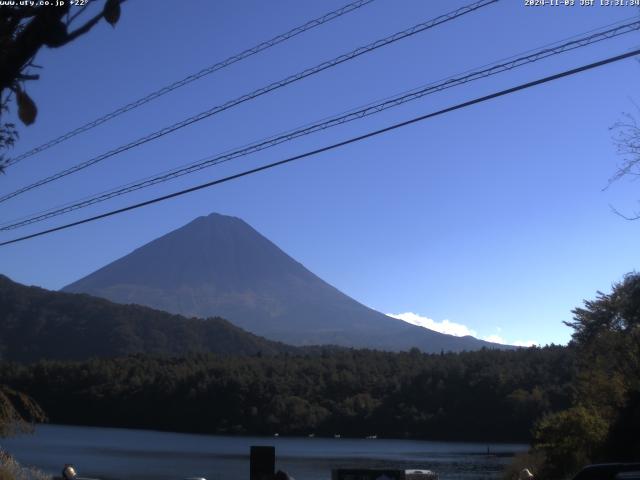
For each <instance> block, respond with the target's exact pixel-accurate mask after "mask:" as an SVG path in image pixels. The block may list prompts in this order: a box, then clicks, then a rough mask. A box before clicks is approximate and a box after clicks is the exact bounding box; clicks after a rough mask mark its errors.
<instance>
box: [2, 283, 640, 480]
mask: <svg viewBox="0 0 640 480" xmlns="http://www.w3.org/2000/svg"><path fill="white" fill-rule="evenodd" d="M573 314H574V318H573V321H570V322H567V324H568V325H569V326H570V327H572V328H573V331H574V334H573V340H572V341H571V343H570V344H569V345H568V346H566V347H560V346H548V347H544V348H536V347H533V348H528V349H519V350H514V351H498V350H487V349H485V350H481V351H476V352H463V353H457V354H456V353H441V354H424V353H421V352H420V351H419V350H417V349H413V350H411V351H409V352H404V353H388V352H379V351H370V350H346V349H326V350H324V351H323V350H322V349H317V350H314V351H304V350H299V349H296V350H292V351H280V352H275V353H273V354H270V355H265V354H264V353H262V352H261V351H254V352H253V353H252V354H250V355H223V354H214V353H193V354H189V355H186V356H184V355H181V356H176V357H168V356H154V355H149V354H137V355H129V356H125V357H119V358H95V359H92V360H82V361H56V360H46V361H39V362H37V363H29V364H24V363H15V362H4V363H0V379H1V382H0V383H4V384H6V385H9V386H10V388H11V389H14V390H13V391H19V392H23V393H25V394H27V395H29V396H30V398H32V399H34V400H35V401H36V402H37V403H38V404H39V405H40V406H41V407H42V408H43V409H44V411H45V412H46V414H47V415H48V417H49V419H50V421H52V422H59V423H69V424H83V425H102V426H122V427H125V426H126V427H139V428H153V429H166V430H173V431H191V432H203V433H204V432H210V433H225V434H245V433H256V434H269V435H270V434H273V433H276V432H277V433H280V434H289V435H306V434H310V433H315V434H317V435H334V434H341V435H343V436H366V435H372V434H377V435H380V436H386V437H412V438H430V439H441V440H444V439H450V440H521V441H530V442H531V443H532V452H531V456H530V457H528V458H526V459H525V461H526V462H527V466H531V465H532V464H533V465H534V466H535V467H534V468H535V469H536V471H537V472H539V473H540V476H542V477H546V478H565V477H567V476H568V475H570V474H571V473H572V472H575V471H576V470H577V469H579V468H580V467H581V466H583V465H585V464H587V463H589V462H596V461H612V460H633V459H636V460H637V459H638V458H640V275H639V274H630V275H627V276H626V277H625V278H624V280H623V281H622V282H620V283H618V284H616V285H614V287H613V291H612V292H611V293H610V294H602V293H599V294H598V296H597V298H596V299H594V300H589V301H585V303H584V306H583V307H581V308H576V309H575V310H574V312H573ZM5 388H9V387H5ZM0 403H1V402H0Z"/></svg>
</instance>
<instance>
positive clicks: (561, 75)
mask: <svg viewBox="0 0 640 480" xmlns="http://www.w3.org/2000/svg"><path fill="white" fill-rule="evenodd" d="M638 54H640V49H636V50H633V51H631V52H627V53H623V54H621V55H616V56H614V57H608V58H606V59H604V60H600V61H598V62H594V63H590V64H587V65H583V66H581V67H577V68H573V69H571V70H565V71H563V72H560V73H556V74H554V75H550V76H547V77H543V78H540V79H537V80H533V81H531V82H527V83H523V84H520V85H517V86H515V87H511V88H507V89H505V90H500V91H498V92H495V93H491V94H489V95H485V96H483V97H478V98H475V99H473V100H469V101H466V102H463V103H459V104H457V105H454V106H451V107H447V108H444V109H442V110H438V111H436V112H432V113H427V114H425V115H421V116H419V117H414V118H412V119H409V120H405V121H403V122H400V123H395V124H393V125H390V126H388V127H385V128H381V129H379V130H374V131H372V132H369V133H365V134H363V135H359V136H356V137H352V138H349V139H347V140H343V141H341V142H338V143H334V144H332V145H328V146H325V147H322V148H318V149H316V150H312V151H309V152H306V153H303V154H300V155H296V156H293V157H289V158H285V159H284V160H279V161H277V162H273V163H269V164H267V165H262V166H261V167H256V168H252V169H250V170H245V171H243V172H240V173H236V174H234V175H230V176H228V177H224V178H220V179H217V180H212V181H210V182H207V183H203V184H200V185H196V186H195V187H190V188H187V189H184V190H180V191H178V192H173V193H170V194H168V195H163V196H161V197H156V198H153V199H151V200H146V201H144V202H140V203H136V204H133V205H129V206H127V207H123V208H119V209H116V210H111V211H110V212H106V213H102V214H100V215H95V216H93V217H89V218H85V219H82V220H78V221H76V222H72V223H67V224H66V225H61V226H58V227H54V228H49V229H47V230H42V231H40V232H36V233H32V234H30V235H25V236H23V237H19V238H15V239H13V240H7V241H4V242H2V243H0V247H2V246H5V245H10V244H12V243H17V242H22V241H24V240H28V239H31V238H35V237H40V236H42V235H46V234H49V233H53V232H57V231H60V230H65V229H68V228H71V227H75V226H78V225H82V224H85V223H89V222H93V221H96V220H100V219H102V218H106V217H110V216H113V215H117V214H120V213H124V212H128V211H130V210H135V209H138V208H141V207H145V206H147V205H152V204H154V203H158V202H162V201H165V200H169V199H171V198H175V197H179V196H182V195H186V194H187V193H191V192H195V191H198V190H202V189H205V188H209V187H212V186H215V185H219V184H221V183H226V182H229V181H231V180H236V179H238V178H241V177H246V176H248V175H252V174H254V173H258V172H261V171H264V170H269V169H271V168H275V167H279V166H281V165H285V164H287V163H291V162H294V161H296V160H301V159H303V158H307V157H311V156H315V155H318V154H320V153H324V152H328V151H330V150H335V149H337V148H340V147H344V146H345V145H350V144H352V143H356V142H359V141H362V140H365V139H367V138H371V137H375V136H378V135H381V134H383V133H387V132H390V131H393V130H397V129H399V128H402V127H406V126H408V125H411V124H414V123H418V122H422V121H424V120H427V119H429V118H433V117H437V116H440V115H444V114H446V113H450V112H453V111H455V110H460V109H463V108H466V107H470V106H472V105H476V104H478V103H483V102H487V101H489V100H493V99H495V98H498V97H503V96H505V95H509V94H512V93H515V92H518V91H520V90H526V89H528V88H531V87H535V86H537V85H541V84H544V83H549V82H552V81H554V80H558V79H560V78H564V77H568V76H570V75H575V74H577V73H580V72H584V71H587V70H592V69H594V68H598V67H602V66H604V65H608V64H610V63H614V62H618V61H621V60H624V59H626V58H630V57H633V56H635V55H638Z"/></svg>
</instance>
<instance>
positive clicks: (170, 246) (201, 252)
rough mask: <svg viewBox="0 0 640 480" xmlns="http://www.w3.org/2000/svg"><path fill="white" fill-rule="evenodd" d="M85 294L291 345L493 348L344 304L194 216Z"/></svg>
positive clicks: (284, 261)
mask: <svg viewBox="0 0 640 480" xmlns="http://www.w3.org/2000/svg"><path fill="white" fill-rule="evenodd" d="M63 290H64V291H66V292H77V293H88V294H91V295H95V296H99V297H103V298H106V299H109V300H111V301H113V302H117V303H124V304H128V303H136V304H140V305H146V306H149V307H152V308H155V309H159V310H165V311H167V312H171V313H175V314H181V315H186V316H194V317H202V318H206V317H213V316H219V317H223V318H226V319H228V320H229V321H231V322H232V323H234V324H235V325H237V326H239V327H242V328H244V329H246V330H249V331H250V332H253V333H255V334H258V335H262V336H264V337H267V338H270V339H274V340H279V341H283V342H287V343H291V344H294V345H310V344H334V345H342V346H350V347H367V348H376V349H383V350H406V349H409V348H412V347H417V348H420V349H421V350H423V351H426V352H440V351H441V350H445V351H461V350H476V349H479V348H482V347H483V346H487V347H494V348H500V347H501V346H499V345H497V344H493V343H488V342H484V341H481V340H478V339H475V338H473V337H454V336H452V335H445V334H442V333H438V332H434V331H431V330H427V329H425V328H422V327H417V326H414V325H410V324H408V323H404V322H402V321H399V320H396V319H393V318H390V317H388V316H386V315H384V314H382V313H380V312H377V311H375V310H372V309H370V308H368V307H366V306H364V305H362V304H360V303H358V302H357V301H355V300H354V299H352V298H350V297H348V296H347V295H345V294H344V293H342V292H340V291H339V290H337V289H336V288H334V287H332V286H331V285H329V284H328V283H326V282H325V281H323V280H322V279H320V278H318V277H317V276H316V275H314V274H313V273H312V272H310V271H309V270H307V269H306V268H305V267H304V266H303V265H301V264H300V263H298V262H297V261H295V260H294V259H292V258H291V257H289V256H288V255H287V254H286V253H284V252H283V251H282V250H280V249H279V248H278V247H277V246H276V245H274V244H273V243H272V242H271V241H269V240H268V239H267V238H265V237H264V236H262V235H261V234H260V233H258V232H257V231H256V230H254V229H253V228H252V227H251V226H249V225H248V224H247V223H245V222H244V221H243V220H241V219H239V218H236V217H230V216H225V215H220V214H217V213H214V214H211V215H209V216H207V217H199V218H197V219H195V220H194V221H192V222H191V223H189V224H187V225H185V226H184V227H182V228H179V229H177V230H174V231H172V232H170V233H168V234H166V235H164V236H162V237H160V238H158V239H156V240H153V241H152V242H150V243H148V244H146V245H144V246H142V247H140V248H138V249H137V250H135V251H133V252H132V253H130V254H129V255H126V256H124V257H122V258H120V259H119V260H116V261H115V262H113V263H111V264H109V265H107V266H105V267H103V268H101V269H100V270H97V271H96V272H94V273H92V274H90V275H88V276H86V277H84V278H82V279H80V280H78V281H77V282H74V283H72V284H70V285H68V286H66V287H65V288H64V289H63Z"/></svg>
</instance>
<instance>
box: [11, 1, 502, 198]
mask: <svg viewBox="0 0 640 480" xmlns="http://www.w3.org/2000/svg"><path fill="white" fill-rule="evenodd" d="M498 1H500V0H479V1H476V2H474V3H471V4H468V5H465V6H463V7H460V8H457V9H456V10H453V11H451V12H449V13H446V14H444V15H440V16H438V17H436V18H433V19H431V20H428V21H426V22H421V23H418V24H416V25H414V26H413V27H410V28H408V29H406V30H402V31H400V32H396V33H394V34H393V35H390V36H387V37H385V38H382V39H380V40H376V41H375V42H372V43H370V44H368V45H365V46H363V47H359V48H356V49H355V50H352V51H350V52H348V53H345V54H343V55H340V56H338V57H335V58H333V59H331V60H328V61H325V62H322V63H320V64H318V65H316V66H315V67H311V68H307V69H305V70H303V71H302V72H299V73H297V74H294V75H290V76H288V77H286V78H284V79H282V80H279V81H277V82H273V83H270V84H269V85H267V86H265V87H261V88H259V89H257V90H254V91H253V92H251V93H248V94H245V95H242V96H240V97H238V98H236V99H234V100H230V101H228V102H226V103H224V104H222V105H218V106H215V107H212V108H210V109H208V110H205V111H203V112H200V113H199V114H196V115H193V116H191V117H189V118H186V119H184V120H182V121H180V122H177V123H174V124H172V125H169V126H167V127H164V128H162V129H160V130H157V131H155V132H153V133H151V134H148V135H146V136H144V137H141V138H138V139H137V140H134V141H132V142H130V143H127V144H125V145H121V146H119V147H117V148H115V149H112V150H109V151H108V152H106V153H103V154H101V155H98V156H97V157H93V158H91V159H89V160H86V161H84V162H81V163H79V164H76V165H74V166H72V167H70V168H67V169H65V170H62V171H60V172H58V173H55V174H53V175H50V176H48V177H46V178H43V179H40V180H38V181H36V182H34V183H31V184H29V185H27V186H24V187H21V188H19V189H17V190H14V191H13V192H10V193H7V194H4V195H2V196H0V203H2V202H6V201H7V200H9V199H11V198H14V197H16V196H18V195H21V194H23V193H25V192H28V191H30V190H33V189H35V188H38V187H41V186H43V185H46V184H48V183H51V182H53V181H56V180H59V179H60V178H63V177H66V176H68V175H71V174H73V173H76V172H78V171H80V170H83V169H85V168H88V167H90V166H92V165H95V164H96V163H99V162H102V161H103V160H106V159H107V158H110V157H113V156H115V155H117V154H120V153H122V152H125V151H127V150H130V149H132V148H135V147H138V146H140V145H143V144H145V143H147V142H150V141H152V140H156V139H158V138H160V137H163V136H165V135H167V134H169V133H172V132H175V131H176V130H179V129H181V128H184V127H187V126H189V125H192V124H194V123H196V122H199V121H201V120H204V119H205V118H208V117H210V116H212V115H215V114H217V113H220V112H223V111H225V110H228V109H230V108H232V107H235V106H237V105H239V104H241V103H244V102H246V101H249V100H252V99H254V98H257V97H259V96H261V95H264V94H266V93H269V92H271V91H273V90H277V89H279V88H282V87H284V86H287V85H289V84H291V83H294V82H297V81H299V80H302V79H304V78H307V77H309V76H312V75H316V74H318V73H320V72H322V71H324V70H327V69H329V68H332V67H335V66H337V65H340V64H342V63H344V62H346V61H349V60H352V59H354V58H357V57H359V56H361V55H364V54H366V53H369V52H372V51H374V50H377V49H378V48H381V47H383V46H386V45H390V44H392V43H395V42H397V41H399V40H402V39H404V38H408V37H411V36H413V35H415V34H417V33H420V32H423V31H426V30H429V29H431V28H434V27H436V26H438V25H441V24H443V23H446V22H449V21H451V20H454V19H457V18H459V17H461V16H463V15H466V14H468V13H471V12H474V11H476V10H478V9H480V8H483V7H487V6H489V5H491V4H493V3H497V2H498Z"/></svg>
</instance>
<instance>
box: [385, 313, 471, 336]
mask: <svg viewBox="0 0 640 480" xmlns="http://www.w3.org/2000/svg"><path fill="white" fill-rule="evenodd" d="M387 315H388V316H390V317H393V318H397V319H398V320H404V321H405V322H407V323H411V324H413V325H417V326H419V327H424V328H428V329H429V330H435V331H436V332H440V333H446V334H448V335H455V336H456V337H464V336H465V335H471V336H476V332H475V331H473V330H471V329H470V328H469V327H467V326H466V325H462V324H461V323H455V322H452V321H450V320H443V321H441V322H436V321H435V320H433V319H432V318H429V317H423V316H421V315H418V314H417V313H413V312H405V313H387Z"/></svg>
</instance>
